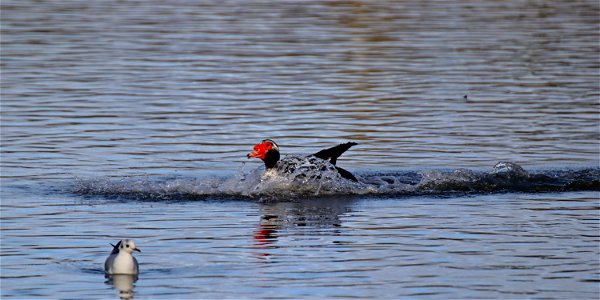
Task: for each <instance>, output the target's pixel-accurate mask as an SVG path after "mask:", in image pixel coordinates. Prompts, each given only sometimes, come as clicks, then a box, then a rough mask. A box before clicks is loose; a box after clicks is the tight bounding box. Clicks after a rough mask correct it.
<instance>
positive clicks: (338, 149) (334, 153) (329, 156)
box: [313, 142, 358, 165]
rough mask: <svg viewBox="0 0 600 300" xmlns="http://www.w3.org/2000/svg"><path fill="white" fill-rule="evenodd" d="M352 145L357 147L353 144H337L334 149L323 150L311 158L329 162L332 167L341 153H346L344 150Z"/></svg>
mask: <svg viewBox="0 0 600 300" xmlns="http://www.w3.org/2000/svg"><path fill="white" fill-rule="evenodd" d="M354 145H358V144H357V143H354V142H347V143H345V144H339V145H337V146H335V147H331V148H328V149H323V150H321V151H319V152H317V153H315V154H313V156H315V157H318V158H320V159H324V160H329V161H330V162H331V163H332V164H333V165H335V163H336V162H337V158H338V157H340V155H342V153H344V152H346V150H348V149H350V147H352V146H354Z"/></svg>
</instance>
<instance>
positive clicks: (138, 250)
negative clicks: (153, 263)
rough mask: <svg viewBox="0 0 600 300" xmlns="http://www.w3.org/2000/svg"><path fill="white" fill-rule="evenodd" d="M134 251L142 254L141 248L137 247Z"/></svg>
mask: <svg viewBox="0 0 600 300" xmlns="http://www.w3.org/2000/svg"><path fill="white" fill-rule="evenodd" d="M133 251H137V252H142V250H140V248H137V247H135V248H133Z"/></svg>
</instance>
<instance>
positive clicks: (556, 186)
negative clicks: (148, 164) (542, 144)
mask: <svg viewBox="0 0 600 300" xmlns="http://www.w3.org/2000/svg"><path fill="white" fill-rule="evenodd" d="M307 170H308V171H307ZM317 170H318V169H317ZM357 177H358V182H353V181H350V180H346V179H344V178H342V177H341V176H340V175H339V173H337V172H335V169H333V168H326V167H325V168H322V169H321V170H320V171H319V172H317V171H315V169H314V168H298V169H297V170H295V171H294V172H292V173H290V174H288V175H287V176H279V175H278V174H277V173H274V172H270V171H267V172H265V171H264V169H263V168H262V167H261V168H257V169H254V170H252V171H250V172H245V171H244V170H243V166H242V168H241V169H240V171H239V172H238V173H237V174H235V175H234V176H231V177H207V178H167V179H165V178H148V177H144V178H139V177H126V178H121V179H108V178H92V179H77V180H76V182H75V185H74V188H73V191H74V192H75V193H76V194H80V195H87V196H104V197H110V198H126V199H138V200H201V199H259V200H266V201H268V200H290V199H291V200H293V199H302V198H306V197H319V196H349V195H372V196H378V197H392V196H402V195H440V196H444V195H455V194H473V193H498V192H560V191H586V190H587V191H589V190H593V191H600V169H599V168H592V169H581V170H554V171H539V172H527V171H526V170H524V169H523V168H522V167H521V166H519V165H517V164H514V163H508V162H500V163H498V164H496V165H495V166H494V167H493V169H492V170H491V171H489V172H481V171H472V170H467V169H458V170H454V171H435V170H434V171H419V172H383V173H363V174H359V176H357Z"/></svg>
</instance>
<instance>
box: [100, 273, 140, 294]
mask: <svg viewBox="0 0 600 300" xmlns="http://www.w3.org/2000/svg"><path fill="white" fill-rule="evenodd" d="M105 277H106V279H107V280H106V281H105V283H106V284H110V285H112V286H113V287H114V288H115V290H117V291H118V292H119V298H120V299H124V300H129V299H133V296H134V295H135V292H134V290H133V288H134V286H135V285H134V284H135V282H136V281H137V280H138V276H137V275H121V274H115V275H106V276H105Z"/></svg>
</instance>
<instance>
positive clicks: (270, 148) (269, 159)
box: [248, 139, 279, 168]
mask: <svg viewBox="0 0 600 300" xmlns="http://www.w3.org/2000/svg"><path fill="white" fill-rule="evenodd" d="M252 157H257V158H260V159H262V160H263V161H264V162H265V166H266V167H267V168H272V167H274V166H275V164H276V163H277V161H278V160H279V146H277V144H276V143H275V142H274V141H272V140H269V139H267V140H263V141H262V142H260V144H257V145H256V146H254V151H252V152H250V153H249V154H248V158H252Z"/></svg>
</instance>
